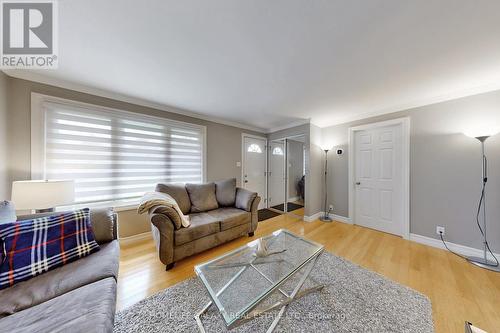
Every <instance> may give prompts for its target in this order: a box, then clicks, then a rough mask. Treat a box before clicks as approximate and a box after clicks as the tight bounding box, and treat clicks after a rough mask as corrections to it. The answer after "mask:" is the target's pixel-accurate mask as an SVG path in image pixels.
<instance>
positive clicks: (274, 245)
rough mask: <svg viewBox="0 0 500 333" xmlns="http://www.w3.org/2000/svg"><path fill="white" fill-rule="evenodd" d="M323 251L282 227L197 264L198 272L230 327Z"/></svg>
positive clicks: (321, 248)
mask: <svg viewBox="0 0 500 333" xmlns="http://www.w3.org/2000/svg"><path fill="white" fill-rule="evenodd" d="M322 251H323V246H322V245H321V244H318V243H315V242H312V241H309V240H307V239H305V238H302V237H300V236H297V235H294V234H293V233H291V232H290V231H288V230H285V229H281V230H278V231H275V232H273V233H272V234H271V235H268V236H265V237H262V238H259V239H256V240H254V241H252V242H250V243H248V244H247V245H245V246H242V247H240V248H238V249H236V250H234V251H232V252H229V253H227V254H224V255H223V256H221V257H218V258H216V259H214V260H211V261H209V262H206V263H203V264H200V265H197V266H195V272H196V274H197V275H198V277H199V278H200V279H201V281H202V282H203V284H204V285H205V287H206V288H207V290H208V292H209V294H210V297H211V298H212V301H213V302H214V303H215V304H216V306H217V308H218V310H219V311H220V313H221V314H222V316H223V318H224V320H225V322H226V325H228V326H229V325H231V324H233V323H234V322H235V321H236V320H238V319H240V318H241V317H242V316H244V315H245V314H247V312H248V311H250V310H252V309H253V308H254V307H255V306H256V305H257V304H258V303H259V302H260V301H261V300H263V299H264V298H266V297H267V296H268V295H269V294H270V293H272V292H273V291H275V290H276V289H277V288H278V287H279V286H280V284H281V283H282V282H284V281H285V280H287V279H288V278H290V277H291V276H292V275H294V274H295V273H297V272H299V271H300V270H301V269H302V268H304V267H305V266H306V265H307V264H309V263H310V262H311V261H312V260H313V259H314V258H315V257H317V256H318V255H319V254H320V253H321V252H322Z"/></svg>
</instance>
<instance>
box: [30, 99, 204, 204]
mask: <svg viewBox="0 0 500 333" xmlns="http://www.w3.org/2000/svg"><path fill="white" fill-rule="evenodd" d="M46 102H51V103H58V104H63V105H68V106H69V107H78V108H83V109H89V110H99V111H109V112H115V113H120V114H124V115H133V116H141V117H142V118H144V119H149V120H154V121H167V122H169V123H173V124H179V125H184V126H190V127H192V128H198V129H199V130H200V131H201V132H202V138H203V151H202V154H203V156H202V182H206V180H207V127H206V126H205V125H199V124H195V123H190V122H185V121H179V120H173V119H170V118H168V117H158V116H152V115H147V114H142V113H139V112H132V111H127V110H120V109H115V108H110V107H106V106H101V105H97V104H90V103H84V102H80V101H74V100H70V99H66V98H61V97H55V96H50V95H45V94H40V93H35V92H32V93H31V162H30V166H31V179H32V180H36V179H44V178H45V170H44V165H45V160H44V159H45V136H46V124H45V112H43V111H44V110H43V103H46ZM116 202H117V205H116V207H117V208H118V209H121V210H130V208H127V207H132V206H131V205H130V204H128V203H127V204H125V205H123V204H121V205H120V200H116ZM89 205H92V204H89ZM121 207H125V208H121Z"/></svg>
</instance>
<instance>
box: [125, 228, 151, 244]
mask: <svg viewBox="0 0 500 333" xmlns="http://www.w3.org/2000/svg"><path fill="white" fill-rule="evenodd" d="M146 239H153V234H152V233H151V231H147V232H143V233H142V234H137V235H133V236H129V237H120V244H122V245H129V244H132V243H135V242H139V241H143V240H146Z"/></svg>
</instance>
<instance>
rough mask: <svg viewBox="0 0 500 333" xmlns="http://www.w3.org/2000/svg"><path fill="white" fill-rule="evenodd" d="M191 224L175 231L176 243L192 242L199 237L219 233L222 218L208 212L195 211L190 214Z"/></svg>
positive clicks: (177, 244)
mask: <svg viewBox="0 0 500 333" xmlns="http://www.w3.org/2000/svg"><path fill="white" fill-rule="evenodd" d="M189 219H190V220H191V226H190V227H189V228H181V229H179V230H176V231H175V236H174V238H175V245H176V246H179V245H182V244H185V243H189V242H192V241H194V240H197V239H199V238H202V237H205V236H208V235H211V234H215V233H218V232H219V231H220V226H219V222H220V220H218V219H216V218H214V217H212V216H210V215H208V214H207V213H194V214H191V215H189Z"/></svg>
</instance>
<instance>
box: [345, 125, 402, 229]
mask: <svg viewBox="0 0 500 333" xmlns="http://www.w3.org/2000/svg"><path fill="white" fill-rule="evenodd" d="M354 140H355V142H354V147H355V150H354V151H355V155H354V163H355V166H354V172H355V177H354V181H355V184H354V186H355V210H354V213H355V223H356V224H359V225H362V226H365V227H368V228H373V229H377V230H380V231H384V232H388V233H391V234H396V235H401V234H402V230H403V170H402V167H403V153H402V126H401V125H394V126H387V127H380V128H374V129H368V130H363V131H357V132H356V133H355V135H354Z"/></svg>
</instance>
